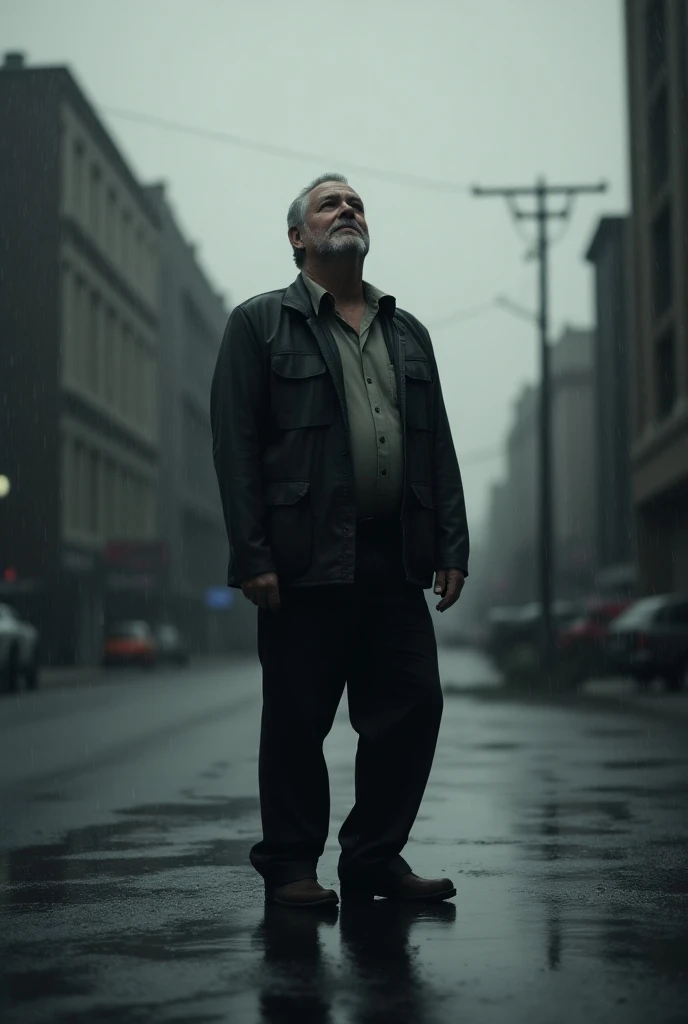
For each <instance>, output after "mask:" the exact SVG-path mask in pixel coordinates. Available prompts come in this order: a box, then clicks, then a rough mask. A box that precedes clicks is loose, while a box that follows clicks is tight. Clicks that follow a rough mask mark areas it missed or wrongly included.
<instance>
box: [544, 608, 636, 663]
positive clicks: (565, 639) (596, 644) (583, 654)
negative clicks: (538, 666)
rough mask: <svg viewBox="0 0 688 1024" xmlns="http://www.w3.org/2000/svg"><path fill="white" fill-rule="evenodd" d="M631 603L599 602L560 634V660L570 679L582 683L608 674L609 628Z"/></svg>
mask: <svg viewBox="0 0 688 1024" xmlns="http://www.w3.org/2000/svg"><path fill="white" fill-rule="evenodd" d="M630 604H631V602H630V601H599V602H595V604H593V605H591V606H590V607H589V609H588V611H587V612H586V613H585V615H582V616H581V617H580V618H578V619H576V620H575V621H574V622H572V623H571V625H570V626H568V627H567V628H566V629H565V630H563V631H562V632H561V633H560V634H559V660H560V665H561V668H562V670H563V672H564V675H565V677H566V679H567V680H568V681H569V682H571V683H578V682H582V681H583V680H585V679H587V678H589V677H590V676H592V675H595V674H598V673H603V672H605V671H606V670H607V668H608V665H607V655H606V640H607V634H608V633H609V626H610V624H611V623H612V622H613V621H614V619H616V618H617V616H619V615H621V613H622V612H624V611H625V610H626V609H627V608H628V607H629V605H630Z"/></svg>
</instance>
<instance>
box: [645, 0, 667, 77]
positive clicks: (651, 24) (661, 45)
mask: <svg viewBox="0 0 688 1024" xmlns="http://www.w3.org/2000/svg"><path fill="white" fill-rule="evenodd" d="M645 40H646V46H647V78H648V81H649V82H652V80H653V79H654V77H655V75H656V74H657V72H658V71H659V69H660V68H661V67H662V65H663V64H664V62H665V60H666V0H649V3H648V5H647V9H646V12H645Z"/></svg>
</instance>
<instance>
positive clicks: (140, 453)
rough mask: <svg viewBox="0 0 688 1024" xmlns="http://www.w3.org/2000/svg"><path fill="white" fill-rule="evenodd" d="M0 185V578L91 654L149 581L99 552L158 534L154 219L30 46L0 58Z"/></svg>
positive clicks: (64, 649) (64, 652)
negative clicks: (2, 484) (1, 481)
mask: <svg viewBox="0 0 688 1024" xmlns="http://www.w3.org/2000/svg"><path fill="white" fill-rule="evenodd" d="M0 194H2V197H3V216H2V217H1V218H0V250H1V251H2V253H3V263H4V266H3V276H4V282H3V287H4V295H3V301H2V303H0V337H1V338H2V353H3V372H2V375H1V376H0V407H1V411H0V473H3V474H5V475H7V476H8V477H9V478H10V481H11V491H10V493H9V495H8V496H7V498H6V499H4V500H3V501H2V502H0V565H1V567H2V574H3V581H2V583H0V589H1V590H2V596H3V597H4V598H6V599H8V600H10V601H12V603H14V604H15V605H16V606H17V607H18V608H19V609H20V610H21V611H23V613H24V614H26V615H27V616H28V617H30V618H31V619H33V620H34V621H36V624H37V625H38V626H39V628H40V630H41V635H42V639H43V646H44V651H43V654H44V658H46V659H47V660H49V661H52V662H70V661H75V660H76V661H80V662H86V663H88V662H92V661H94V660H96V659H97V658H98V656H99V653H100V646H101V635H102V627H103V624H104V622H105V621H106V619H107V618H108V617H117V616H118V614H120V613H123V612H124V611H127V612H130V613H134V612H143V611H144V609H145V606H146V602H147V600H148V598H149V597H150V589H151V580H152V579H153V580H154V581H155V574H154V573H151V572H148V573H146V574H145V576H144V577H143V578H139V579H136V578H135V577H133V576H131V575H128V574H127V572H126V571H122V572H117V571H112V572H110V571H108V565H107V559H106V557H104V555H105V554H106V552H107V551H108V547H109V545H111V544H112V543H113V542H120V543H121V542H126V543H129V544H136V543H137V542H145V543H147V544H149V545H150V544H151V542H155V541H156V540H157V538H158V509H157V487H158V437H159V419H158V397H157V395H158V287H159V271H158V247H159V227H158V219H157V215H156V213H155V210H154V208H153V206H152V204H151V203H150V201H149V198H148V197H147V196H146V194H145V193H144V191H143V190H142V188H141V187H140V185H139V184H138V182H137V181H136V179H135V178H134V176H133V174H132V172H131V170H130V169H129V167H128V166H127V164H126V163H125V161H124V159H123V158H122V156H121V154H120V153H119V151H118V149H117V148H116V146H115V144H114V143H113V141H112V139H111V137H110V136H109V135H108V133H107V132H106V130H105V128H104V127H103V125H102V123H101V122H100V120H99V119H98V117H97V115H96V114H95V112H94V110H93V108H92V107H91V105H90V104H89V102H88V100H87V99H86V97H85V96H84V94H83V92H82V91H81V89H80V88H79V87H78V85H77V84H76V82H75V80H74V78H73V77H72V75H71V74H70V72H69V71H68V70H67V69H65V68H37V69H34V68H29V67H27V66H25V64H24V61H23V58H22V57H21V55H8V56H7V57H6V59H5V64H4V66H3V67H2V69H1V70H0ZM161 562H162V559H161ZM157 583H158V584H160V583H161V581H160V580H157Z"/></svg>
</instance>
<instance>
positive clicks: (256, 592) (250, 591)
mask: <svg viewBox="0 0 688 1024" xmlns="http://www.w3.org/2000/svg"><path fill="white" fill-rule="evenodd" d="M241 589H242V591H243V593H244V597H245V598H247V599H248V600H249V601H251V602H252V603H253V604H255V605H256V607H257V608H269V609H270V610H271V611H273V612H278V611H279V609H280V593H279V581H278V579H277V573H276V572H263V573H261V574H260V576H252V577H251V578H250V579H248V580H244V582H243V583H242V584H241Z"/></svg>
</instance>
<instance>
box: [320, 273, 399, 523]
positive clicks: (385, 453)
mask: <svg viewBox="0 0 688 1024" xmlns="http://www.w3.org/2000/svg"><path fill="white" fill-rule="evenodd" d="M302 276H303V281H304V283H305V285H306V287H307V289H308V292H309V294H310V296H311V301H312V303H313V309H314V311H315V313H316V316H317V317H318V319H319V320H320V322H321V323H322V324H323V325H324V326H325V327H326V328H327V329H328V330H329V332H330V334H331V335H332V337H333V338H334V340H335V342H336V344H337V348H338V350H339V355H340V358H341V363H342V370H343V374H344V392H345V395H346V405H347V412H348V416H349V430H350V436H351V457H352V460H353V469H354V479H355V484H356V508H357V515H358V517H359V519H366V518H369V517H372V516H380V517H386V516H396V515H398V514H399V510H400V507H401V499H402V490H403V475H404V466H403V460H404V455H403V433H402V425H401V417H400V415H399V408H398V405H397V393H396V392H397V389H396V380H395V376H394V366H393V364H392V363H391V362H390V359H389V354H388V352H387V346H386V344H385V339H384V335H383V333H382V325H381V323H380V317H382V316H392V315H393V314H394V309H395V300H394V298H393V296H391V295H387V294H386V293H385V292H383V291H380V289H379V288H375V287H374V286H373V285H371V284H368V283H366V282H364V283H363V290H364V296H365V300H366V308H365V311H364V313H363V317H362V319H361V326H360V331H359V333H358V334H357V333H356V331H355V330H354V329H353V327H352V326H351V325H350V324H348V323H347V322H346V320H344V319H343V318H342V317H341V316H340V315H339V313H338V312H337V308H336V304H335V300H334V296H333V295H332V294H331V293H330V292H328V291H326V289H325V288H323V287H322V286H321V285H319V284H316V282H315V281H313V280H312V279H311V278H310V277H308V275H307V274H305V273H304V274H303V275H302Z"/></svg>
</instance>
